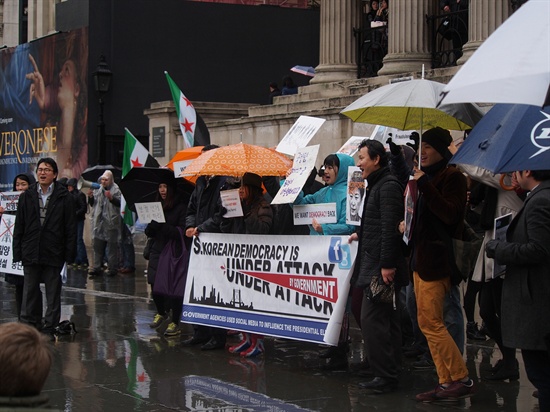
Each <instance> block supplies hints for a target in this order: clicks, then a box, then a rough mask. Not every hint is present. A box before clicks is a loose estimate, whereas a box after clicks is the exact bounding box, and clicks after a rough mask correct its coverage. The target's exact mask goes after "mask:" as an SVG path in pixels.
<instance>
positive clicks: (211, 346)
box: [201, 338, 225, 350]
mask: <svg viewBox="0 0 550 412" xmlns="http://www.w3.org/2000/svg"><path fill="white" fill-rule="evenodd" d="M223 348H225V342H219V341H217V340H216V339H214V338H211V339H210V340H209V341H208V342H206V343H205V344H204V345H202V346H201V350H215V349H223Z"/></svg>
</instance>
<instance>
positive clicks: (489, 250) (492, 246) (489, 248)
mask: <svg viewBox="0 0 550 412" xmlns="http://www.w3.org/2000/svg"><path fill="white" fill-rule="evenodd" d="M498 244H499V241H498V240H494V239H493V240H489V241H488V242H487V243H486V244H485V254H486V255H487V257H488V258H493V259H494V258H495V254H496V252H497V247H498Z"/></svg>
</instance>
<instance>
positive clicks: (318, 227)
mask: <svg viewBox="0 0 550 412" xmlns="http://www.w3.org/2000/svg"><path fill="white" fill-rule="evenodd" d="M350 166H355V162H354V161H353V157H351V156H349V155H346V154H343V153H336V154H330V155H328V156H327V157H326V158H325V160H324V162H323V166H322V168H323V169H324V177H323V180H324V181H325V182H326V186H325V187H323V188H322V189H320V190H319V191H317V192H315V193H313V194H310V195H306V196H304V195H303V193H300V195H299V196H298V197H297V198H296V200H295V201H294V204H295V205H300V204H317V203H336V223H323V224H321V223H319V222H317V220H316V219H313V221H312V223H311V225H310V227H309V234H310V235H350V234H352V233H353V231H354V230H355V226H353V225H348V224H347V223H346V201H347V197H348V187H347V184H348V167H350ZM348 336H349V312H348V311H346V313H345V314H344V319H343V321H342V330H341V333H340V338H339V340H338V346H331V347H329V348H328V349H327V350H325V351H322V352H321V353H320V354H319V357H320V358H323V359H330V363H329V364H327V365H326V368H328V369H338V368H340V367H341V366H342V367H343V366H344V365H347V353H348V351H349V343H348Z"/></svg>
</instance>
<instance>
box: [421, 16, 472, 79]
mask: <svg viewBox="0 0 550 412" xmlns="http://www.w3.org/2000/svg"><path fill="white" fill-rule="evenodd" d="M426 22H427V24H428V27H429V33H430V34H429V35H430V49H431V53H432V69H436V68H439V67H450V66H456V61H457V60H458V59H459V58H460V57H461V56H462V46H463V45H464V44H465V43H466V42H467V41H468V10H467V9H466V10H461V11H456V12H453V13H446V14H439V15H435V16H426Z"/></svg>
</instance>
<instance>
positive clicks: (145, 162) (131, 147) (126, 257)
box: [119, 129, 159, 273]
mask: <svg viewBox="0 0 550 412" xmlns="http://www.w3.org/2000/svg"><path fill="white" fill-rule="evenodd" d="M124 132H125V134H124V155H123V159H122V177H124V176H126V175H127V174H128V172H129V171H130V170H132V168H134V167H143V166H145V167H159V163H158V162H157V161H156V160H155V158H154V157H153V156H151V154H150V153H149V151H148V150H147V149H146V148H145V146H143V145H142V144H141V143H140V142H139V141H138V140H137V139H136V138H135V136H134V135H133V134H132V133H131V132H130V131H129V130H128V129H124ZM120 211H121V214H122V221H121V244H120V251H121V261H122V262H121V263H122V267H121V268H120V269H119V272H120V273H133V272H134V271H135V249H134V242H133V238H132V232H131V231H130V229H129V227H131V226H133V225H134V216H133V213H132V211H131V210H130V209H128V206H127V205H126V201H125V200H124V196H123V197H122V198H121V204H120Z"/></svg>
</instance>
